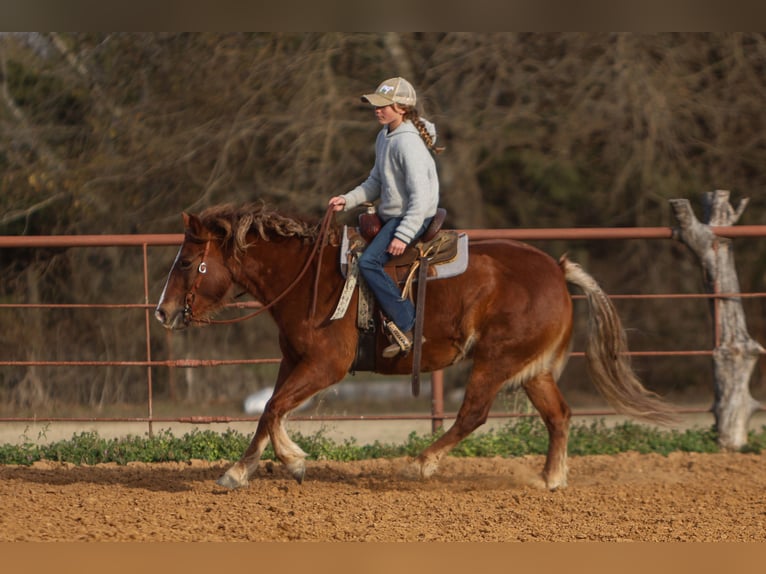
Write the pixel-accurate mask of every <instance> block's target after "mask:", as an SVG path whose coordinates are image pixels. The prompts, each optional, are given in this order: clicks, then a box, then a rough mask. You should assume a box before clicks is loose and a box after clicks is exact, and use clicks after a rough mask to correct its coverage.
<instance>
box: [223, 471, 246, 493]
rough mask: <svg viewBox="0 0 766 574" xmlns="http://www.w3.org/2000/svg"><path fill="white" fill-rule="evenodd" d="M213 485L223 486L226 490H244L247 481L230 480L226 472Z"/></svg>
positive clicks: (230, 477)
mask: <svg viewBox="0 0 766 574" xmlns="http://www.w3.org/2000/svg"><path fill="white" fill-rule="evenodd" d="M215 483H216V484H217V485H219V486H223V487H224V488H228V489H229V490H235V489H237V488H244V487H245V486H247V481H244V482H240V481H238V480H236V479H234V478H232V476H231V475H230V474H229V473H228V472H227V473H226V474H224V475H223V476H222V477H221V478H219V479H218V480H216V481H215Z"/></svg>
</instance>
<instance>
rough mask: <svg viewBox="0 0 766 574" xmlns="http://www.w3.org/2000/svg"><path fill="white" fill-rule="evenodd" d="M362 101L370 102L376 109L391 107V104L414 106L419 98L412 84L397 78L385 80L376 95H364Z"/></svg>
mask: <svg viewBox="0 0 766 574" xmlns="http://www.w3.org/2000/svg"><path fill="white" fill-rule="evenodd" d="M362 101H363V102H368V103H370V104H372V105H373V106H375V107H376V108H379V107H381V106H390V105H391V104H402V105H404V106H414V105H415V102H416V101H417V96H416V95H415V88H413V87H412V84H410V83H409V82H408V81H407V80H405V79H404V78H398V77H397V78H389V79H388V80H385V81H384V82H383V83H381V84H380V85H379V86H378V88H377V89H376V90H375V93H374V94H365V95H363V96H362Z"/></svg>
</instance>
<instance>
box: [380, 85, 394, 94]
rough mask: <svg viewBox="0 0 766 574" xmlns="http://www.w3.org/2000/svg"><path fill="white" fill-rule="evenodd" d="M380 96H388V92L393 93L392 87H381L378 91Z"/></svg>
mask: <svg viewBox="0 0 766 574" xmlns="http://www.w3.org/2000/svg"><path fill="white" fill-rule="evenodd" d="M378 91H379V92H380V93H381V94H388V93H389V92H393V91H394V87H393V86H381V87H380V90H378Z"/></svg>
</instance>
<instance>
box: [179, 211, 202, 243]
mask: <svg viewBox="0 0 766 574" xmlns="http://www.w3.org/2000/svg"><path fill="white" fill-rule="evenodd" d="M183 218H184V229H185V230H186V232H187V233H189V234H190V235H192V236H194V237H202V236H203V235H204V228H205V227H204V226H203V225H202V221H200V219H199V217H197V216H196V215H192V214H191V213H186V212H185V211H184V212H183Z"/></svg>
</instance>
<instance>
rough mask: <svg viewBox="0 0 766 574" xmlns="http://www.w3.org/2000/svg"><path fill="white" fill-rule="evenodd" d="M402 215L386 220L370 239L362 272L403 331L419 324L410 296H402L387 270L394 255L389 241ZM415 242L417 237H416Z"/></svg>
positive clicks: (420, 232)
mask: <svg viewBox="0 0 766 574" xmlns="http://www.w3.org/2000/svg"><path fill="white" fill-rule="evenodd" d="M431 219H432V218H430V217H429V218H428V219H426V220H425V221H424V222H423V226H422V227H421V228H420V229H419V230H418V232H417V234H416V235H415V239H417V238H418V237H420V236H421V235H423V233H424V232H425V230H426V228H427V227H428V224H429V223H431ZM401 220H402V219H401V218H400V217H393V218H391V219H389V220H388V221H386V222H385V223H384V224H383V227H381V229H380V231H379V232H378V234H377V235H376V236H375V238H374V239H373V240H372V241H371V242H370V244H369V245H368V246H367V248H366V249H365V250H364V253H362V256H361V257H360V258H359V272H360V273H361V274H362V277H363V278H364V280H365V281H366V282H367V285H369V287H370V289H371V290H372V292H373V294H374V295H375V299H376V300H377V302H378V305H380V307H381V309H383V312H384V313H385V314H386V316H387V317H388V318H389V319H391V320H392V321H393V322H394V323H395V324H396V326H397V327H399V329H401V330H402V331H404V332H406V331H410V330H411V329H412V328H413V326H414V325H415V306H414V305H413V304H412V302H411V301H410V300H409V299H402V292H401V289H399V286H398V285H397V284H396V283H395V282H394V280H393V279H391V277H389V276H388V274H387V273H386V272H385V271H384V270H383V266H384V265H385V264H386V263H388V261H389V260H390V259H391V257H392V255H391V254H390V253H388V252H386V249H387V248H388V244H389V243H391V240H392V239H393V238H394V233H395V232H396V228H397V227H398V226H399V222H400V221H401ZM413 241H414V239H413Z"/></svg>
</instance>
